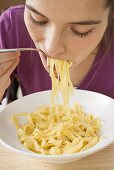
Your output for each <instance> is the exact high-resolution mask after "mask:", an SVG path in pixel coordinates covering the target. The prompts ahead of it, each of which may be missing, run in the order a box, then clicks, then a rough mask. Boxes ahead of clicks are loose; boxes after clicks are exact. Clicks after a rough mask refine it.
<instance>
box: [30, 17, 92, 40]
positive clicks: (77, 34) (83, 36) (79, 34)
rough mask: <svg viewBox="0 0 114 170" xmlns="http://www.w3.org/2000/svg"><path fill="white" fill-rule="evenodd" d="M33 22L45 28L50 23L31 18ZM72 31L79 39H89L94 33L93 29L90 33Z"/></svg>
mask: <svg viewBox="0 0 114 170" xmlns="http://www.w3.org/2000/svg"><path fill="white" fill-rule="evenodd" d="M31 20H32V22H33V24H35V25H38V26H45V25H46V24H47V23H48V21H42V22H38V21H35V20H34V18H32V17H31ZM71 30H72V32H73V34H74V35H76V36H78V37H79V38H86V37H88V36H89V34H91V33H92V31H93V30H92V29H91V30H89V31H87V32H85V33H79V32H77V31H75V30H73V29H71Z"/></svg>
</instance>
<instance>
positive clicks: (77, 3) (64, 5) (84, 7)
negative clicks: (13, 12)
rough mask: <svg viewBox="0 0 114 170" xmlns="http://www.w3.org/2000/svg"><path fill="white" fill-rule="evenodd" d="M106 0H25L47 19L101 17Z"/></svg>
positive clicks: (66, 19)
mask: <svg viewBox="0 0 114 170" xmlns="http://www.w3.org/2000/svg"><path fill="white" fill-rule="evenodd" d="M105 1H106V0H26V3H27V4H29V5H31V6H32V7H33V8H34V9H36V10H37V11H39V12H40V13H42V14H43V15H44V16H46V17H47V18H49V19H54V20H65V21H71V20H72V21H74V20H76V19H77V20H81V19H91V18H92V19H96V18H98V19H99V17H100V18H101V17H102V15H103V14H104V12H105V11H106V8H105Z"/></svg>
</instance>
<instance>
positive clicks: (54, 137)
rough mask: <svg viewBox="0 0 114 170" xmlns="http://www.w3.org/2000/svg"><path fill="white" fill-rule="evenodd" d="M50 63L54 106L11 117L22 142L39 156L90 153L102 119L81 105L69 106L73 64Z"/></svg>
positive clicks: (51, 61)
mask: <svg viewBox="0 0 114 170" xmlns="http://www.w3.org/2000/svg"><path fill="white" fill-rule="evenodd" d="M48 62H49V64H50V76H51V79H52V96H51V105H50V106H41V107H39V108H38V109H37V110H36V111H34V112H32V113H19V114H14V115H13V116H12V120H13V122H14V124H15V127H16V130H17V134H18V137H19V140H20V142H21V143H22V144H23V145H24V146H25V147H26V148H27V149H29V150H31V151H33V152H35V153H38V154H46V155H48V154H49V155H60V154H71V153H77V152H80V151H84V150H87V149H89V148H91V147H93V146H94V145H95V144H96V143H97V142H98V141H99V128H100V120H99V119H98V118H95V117H94V116H93V115H88V114H86V113H85V112H84V110H83V108H82V107H81V106H80V105H79V104H74V106H73V107H70V106H68V102H69V98H70V95H71V94H72V93H73V85H72V83H71V80H70V75H69V68H70V63H69V62H67V61H63V60H60V61H59V60H56V59H49V61H48ZM54 67H55V70H56V73H57V77H56V75H55V73H54ZM59 91H61V92H62V96H63V102H64V104H62V105H56V104H55V97H57V95H58V92H59ZM21 118H22V119H24V118H26V123H22V122H21Z"/></svg>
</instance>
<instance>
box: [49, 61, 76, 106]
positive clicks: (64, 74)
mask: <svg viewBox="0 0 114 170" xmlns="http://www.w3.org/2000/svg"><path fill="white" fill-rule="evenodd" d="M48 65H50V77H51V80H52V95H51V103H52V104H54V103H55V98H57V97H58V95H59V92H61V93H62V98H63V104H68V103H69V99H70V96H71V95H72V94H73V85H72V82H71V79H70V74H69V68H70V67H71V65H72V63H71V62H69V61H66V60H58V59H52V58H48Z"/></svg>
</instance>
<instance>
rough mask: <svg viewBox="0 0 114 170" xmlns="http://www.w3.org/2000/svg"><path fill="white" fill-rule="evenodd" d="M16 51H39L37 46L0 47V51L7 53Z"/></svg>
mask: <svg viewBox="0 0 114 170" xmlns="http://www.w3.org/2000/svg"><path fill="white" fill-rule="evenodd" d="M16 51H20V52H21V51H40V50H39V49H37V48H12V49H0V53H9V52H16Z"/></svg>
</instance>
